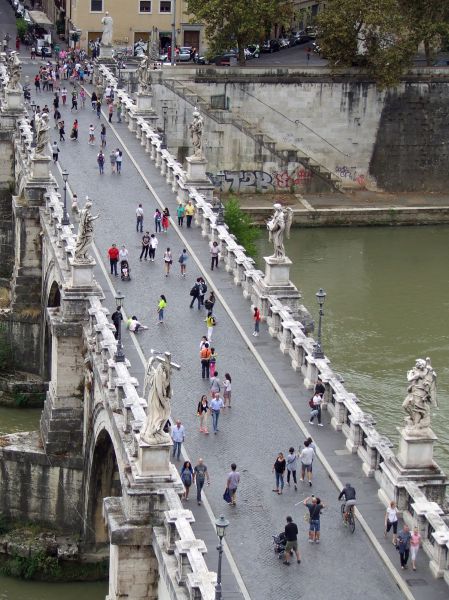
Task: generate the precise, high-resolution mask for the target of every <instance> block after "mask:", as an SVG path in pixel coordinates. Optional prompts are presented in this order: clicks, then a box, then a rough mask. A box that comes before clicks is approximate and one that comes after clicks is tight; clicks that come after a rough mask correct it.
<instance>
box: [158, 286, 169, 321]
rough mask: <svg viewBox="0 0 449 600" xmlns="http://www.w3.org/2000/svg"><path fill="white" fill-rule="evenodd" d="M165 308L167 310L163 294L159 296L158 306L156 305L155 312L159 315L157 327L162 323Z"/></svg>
mask: <svg viewBox="0 0 449 600" xmlns="http://www.w3.org/2000/svg"><path fill="white" fill-rule="evenodd" d="M166 308H167V299H166V297H165V296H164V294H161V295H160V300H159V304H158V305H157V312H158V315H159V321H158V324H159V325H160V324H161V323H163V322H164V311H165V309H166Z"/></svg>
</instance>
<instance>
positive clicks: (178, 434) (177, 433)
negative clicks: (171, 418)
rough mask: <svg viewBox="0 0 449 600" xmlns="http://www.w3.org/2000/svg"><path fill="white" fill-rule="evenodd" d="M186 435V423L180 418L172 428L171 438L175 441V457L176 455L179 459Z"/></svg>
mask: <svg viewBox="0 0 449 600" xmlns="http://www.w3.org/2000/svg"><path fill="white" fill-rule="evenodd" d="M185 437H186V432H185V429H184V425H183V424H182V423H181V421H180V420H179V419H178V420H177V421H176V425H175V426H174V427H172V429H171V439H172V441H173V458H175V456H176V459H177V460H179V457H180V455H181V447H182V444H183V442H184V440H185Z"/></svg>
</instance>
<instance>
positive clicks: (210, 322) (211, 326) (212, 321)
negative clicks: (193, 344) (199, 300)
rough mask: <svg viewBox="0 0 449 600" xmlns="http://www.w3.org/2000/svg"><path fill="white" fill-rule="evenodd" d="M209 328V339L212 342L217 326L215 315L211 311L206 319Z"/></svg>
mask: <svg viewBox="0 0 449 600" xmlns="http://www.w3.org/2000/svg"><path fill="white" fill-rule="evenodd" d="M204 320H205V322H206V327H207V339H208V340H209V342H210V341H211V340H212V334H213V333H214V327H215V324H216V320H215V317H214V315H213V314H212V313H211V312H210V311H209V312H208V313H207V317H206V318H205V319H204Z"/></svg>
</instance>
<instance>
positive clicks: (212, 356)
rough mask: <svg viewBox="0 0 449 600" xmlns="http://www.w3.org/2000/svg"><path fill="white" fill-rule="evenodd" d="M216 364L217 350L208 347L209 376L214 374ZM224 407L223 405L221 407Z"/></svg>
mask: <svg viewBox="0 0 449 600" xmlns="http://www.w3.org/2000/svg"><path fill="white" fill-rule="evenodd" d="M216 365H217V352H216V351H215V348H212V347H211V349H210V358H209V378H211V377H213V376H214V373H215V371H216ZM223 408H224V407H223Z"/></svg>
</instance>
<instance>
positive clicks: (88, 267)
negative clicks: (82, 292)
mask: <svg viewBox="0 0 449 600" xmlns="http://www.w3.org/2000/svg"><path fill="white" fill-rule="evenodd" d="M69 262H70V266H71V267H72V281H71V287H74V288H87V287H88V288H92V287H95V286H96V283H95V280H94V267H95V265H96V264H97V263H96V261H95V260H94V259H93V258H92V259H91V261H90V262H88V263H78V262H76V261H75V259H73V258H71V259H70V260H69Z"/></svg>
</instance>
